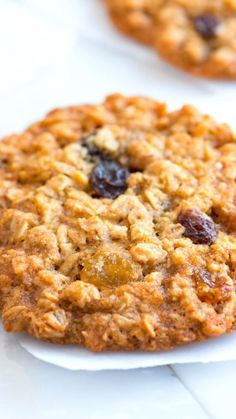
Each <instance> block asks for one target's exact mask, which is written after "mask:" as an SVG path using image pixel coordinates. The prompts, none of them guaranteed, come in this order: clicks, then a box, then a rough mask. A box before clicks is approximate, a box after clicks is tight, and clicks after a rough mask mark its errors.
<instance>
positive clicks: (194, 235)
mask: <svg viewBox="0 0 236 419" xmlns="http://www.w3.org/2000/svg"><path fill="white" fill-rule="evenodd" d="M178 222H179V223H180V224H182V226H183V227H185V231H184V236H186V237H188V238H189V239H191V240H192V242H193V243H195V244H207V245H211V244H212V243H214V242H215V241H216V237H217V231H216V225H215V223H214V221H212V219H211V218H210V217H208V216H207V215H205V214H203V213H202V212H200V211H198V210H197V209H187V210H185V211H183V212H181V213H180V214H179V216H178Z"/></svg>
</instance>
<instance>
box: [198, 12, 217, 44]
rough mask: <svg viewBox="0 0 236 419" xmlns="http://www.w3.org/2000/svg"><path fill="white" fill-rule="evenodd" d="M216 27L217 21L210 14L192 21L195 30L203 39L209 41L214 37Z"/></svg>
mask: <svg viewBox="0 0 236 419" xmlns="http://www.w3.org/2000/svg"><path fill="white" fill-rule="evenodd" d="M218 25H219V21H218V19H217V18H216V17H215V16H213V15H210V14H204V15H201V16H197V17H196V18H195V19H194V26H195V29H196V30H197V32H198V33H199V34H200V35H201V36H202V37H203V38H205V39H211V38H214V37H215V36H216V32H217V28H218Z"/></svg>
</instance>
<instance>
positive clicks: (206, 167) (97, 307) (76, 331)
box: [0, 95, 236, 351]
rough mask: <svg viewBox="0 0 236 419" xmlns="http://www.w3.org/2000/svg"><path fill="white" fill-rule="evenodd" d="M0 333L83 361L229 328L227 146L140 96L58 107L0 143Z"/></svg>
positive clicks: (235, 145)
mask: <svg viewBox="0 0 236 419" xmlns="http://www.w3.org/2000/svg"><path fill="white" fill-rule="evenodd" d="M0 159H1V167H0V178H1V184H0V195H1V198H0V207H1V217H0V246H1V248H0V309H1V312H2V319H3V325H4V328H5V329H6V330H7V331H9V332H19V331H26V332H28V333H29V334H30V335H32V336H34V337H36V338H38V339H42V340H46V341H50V342H54V343H64V344H66V343H76V344H79V345H83V346H86V347H87V348H89V349H91V350H93V351H102V350H135V349H143V350H148V351H155V350H164V349H169V348H173V347H176V346H177V345H181V344H187V343H190V342H194V341H201V340H205V339H208V338H210V337H214V336H219V335H222V334H224V333H227V332H229V331H232V330H234V325H235V267H236V235H235V231H236V227H235V225H236V224H235V222H236V210H235V202H236V186H235V178H236V139H235V136H234V135H233V133H232V131H231V130H230V129H229V128H228V127H227V126H226V125H218V124H216V123H215V122H214V120H212V119H211V118H210V117H208V116H203V115H201V114H200V113H199V112H198V111H197V110H195V109H194V108H192V107H191V106H185V107H183V108H182V109H180V110H178V111H176V112H168V111H167V109H166V107H165V105H163V104H160V103H157V102H155V101H153V100H150V99H145V98H141V97H131V98H126V97H124V96H121V95H113V96H110V97H108V98H107V99H106V101H105V102H104V103H103V104H101V105H86V106H74V107H68V108H65V109H56V110H54V111H52V112H50V113H49V114H48V115H47V116H46V117H45V119H43V120H42V121H40V122H38V123H36V124H34V125H32V126H31V127H29V128H28V129H27V130H26V131H25V132H24V133H23V134H21V135H13V136H10V137H7V138H5V139H3V140H2V141H1V142H0Z"/></svg>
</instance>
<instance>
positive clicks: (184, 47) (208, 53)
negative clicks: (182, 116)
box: [106, 0, 236, 79]
mask: <svg viewBox="0 0 236 419" xmlns="http://www.w3.org/2000/svg"><path fill="white" fill-rule="evenodd" d="M106 2H107V3H108V6H109V7H110V10H111V16H112V18H113V20H114V21H115V23H116V24H117V25H118V27H119V28H122V29H123V30H125V32H126V33H128V34H130V35H131V36H135V38H136V39H140V38H141V40H142V38H143V37H144V40H145V41H146V42H148V43H150V44H152V45H153V46H154V47H155V48H156V49H157V52H158V53H159V54H160V55H161V56H162V57H163V58H164V59H166V60H167V61H168V62H170V63H172V64H174V65H176V66H178V67H180V68H182V69H184V70H186V71H188V72H191V73H194V74H196V75H200V76H206V77H215V78H226V79H235V78H236V1H235V0H197V1H192V0H126V1H125V0H123V1H122V0H120V1H116V0H106ZM127 10H128V11H127ZM122 12H123V13H122ZM139 34H140V37H139Z"/></svg>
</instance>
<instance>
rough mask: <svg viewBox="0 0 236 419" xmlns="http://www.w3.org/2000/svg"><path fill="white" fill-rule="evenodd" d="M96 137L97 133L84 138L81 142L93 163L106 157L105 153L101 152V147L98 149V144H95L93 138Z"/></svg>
mask: <svg viewBox="0 0 236 419" xmlns="http://www.w3.org/2000/svg"><path fill="white" fill-rule="evenodd" d="M95 135H96V131H94V132H92V133H91V134H88V135H86V136H84V137H82V138H81V139H80V141H79V142H80V145H81V146H82V147H84V148H86V150H87V153H88V157H89V158H90V160H91V161H95V160H98V159H100V158H104V157H105V153H104V151H103V150H101V149H100V148H99V147H97V146H96V144H94V142H93V138H94V136H95Z"/></svg>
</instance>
